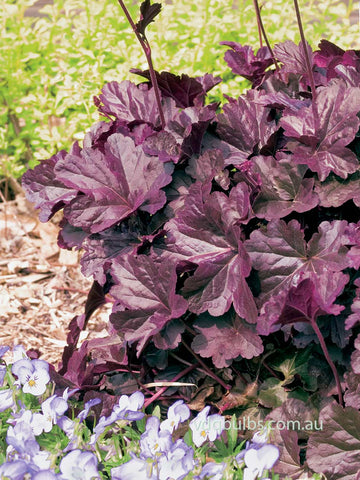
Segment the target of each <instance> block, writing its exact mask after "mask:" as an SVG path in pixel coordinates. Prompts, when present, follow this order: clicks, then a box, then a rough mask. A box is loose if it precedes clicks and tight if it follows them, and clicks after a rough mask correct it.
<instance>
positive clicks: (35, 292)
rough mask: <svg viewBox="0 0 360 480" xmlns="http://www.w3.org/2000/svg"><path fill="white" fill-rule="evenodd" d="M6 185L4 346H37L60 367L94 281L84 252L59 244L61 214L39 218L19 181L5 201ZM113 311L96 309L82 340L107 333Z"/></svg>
mask: <svg viewBox="0 0 360 480" xmlns="http://www.w3.org/2000/svg"><path fill="white" fill-rule="evenodd" d="M13 182H14V181H13ZM0 187H1V186H0ZM3 190H4V189H1V188H0V197H2V198H0V345H8V346H10V347H13V346H14V345H18V344H21V345H23V346H24V347H25V349H31V348H32V349H37V350H39V351H40V352H41V358H42V359H44V360H47V361H48V362H50V363H52V364H53V365H54V366H55V367H56V366H57V365H58V362H59V361H60V360H61V355H62V351H63V348H64V346H65V345H66V337H67V327H68V324H69V322H70V321H71V319H72V318H73V317H74V316H75V315H77V314H81V313H83V311H84V305H85V301H86V297H87V293H88V291H89V290H90V287H91V285H92V280H91V279H87V278H85V277H84V276H83V275H82V273H81V271H80V266H79V259H80V256H81V252H79V251H67V250H61V249H60V248H59V247H58V245H57V234H58V230H59V228H58V226H57V222H58V221H59V219H56V218H55V219H54V220H53V221H51V222H48V223H40V222H39V220H38V215H37V212H36V211H35V210H34V208H33V207H32V205H31V204H29V203H28V202H27V201H26V200H25V197H24V194H23V193H22V191H21V189H20V187H19V186H17V190H18V193H17V194H16V196H15V198H14V199H13V200H11V201H5V197H4V195H3V193H2V191H3ZM110 310H111V307H110V305H105V306H104V307H102V309H100V310H99V311H98V312H97V313H95V314H94V316H93V317H92V318H91V319H90V321H89V324H88V326H87V330H86V331H85V332H83V333H82V336H81V337H80V340H81V341H80V343H81V342H82V341H84V340H85V339H90V338H94V337H102V336H107V331H106V325H107V320H108V316H109V313H110Z"/></svg>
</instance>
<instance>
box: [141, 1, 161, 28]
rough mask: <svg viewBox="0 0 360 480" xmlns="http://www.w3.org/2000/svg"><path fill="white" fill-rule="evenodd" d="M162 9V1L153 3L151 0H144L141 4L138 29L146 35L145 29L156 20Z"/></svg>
mask: <svg viewBox="0 0 360 480" xmlns="http://www.w3.org/2000/svg"><path fill="white" fill-rule="evenodd" d="M160 11H161V3H153V4H152V5H151V3H150V0H144V1H143V2H142V4H141V5H140V20H139V21H138V22H137V24H136V25H135V26H136V30H137V31H138V32H139V33H140V34H141V35H142V36H144V37H145V29H146V27H148V25H149V24H150V23H151V22H153V21H154V19H155V17H156V16H157V15H159V13H160Z"/></svg>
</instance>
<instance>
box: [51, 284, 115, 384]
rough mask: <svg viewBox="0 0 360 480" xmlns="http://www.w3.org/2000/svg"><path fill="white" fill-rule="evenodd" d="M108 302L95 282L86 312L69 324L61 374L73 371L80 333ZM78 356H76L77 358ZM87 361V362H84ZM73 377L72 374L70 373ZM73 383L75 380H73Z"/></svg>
mask: <svg viewBox="0 0 360 480" xmlns="http://www.w3.org/2000/svg"><path fill="white" fill-rule="evenodd" d="M105 302H106V300H105V294H104V290H103V288H102V286H101V285H99V284H98V282H96V281H95V282H93V284H92V286H91V289H90V291H89V293H88V296H87V299H86V303H85V312H84V313H83V314H82V315H76V316H75V317H74V318H73V319H72V320H71V322H70V324H69V330H70V331H69V333H68V336H67V339H66V341H67V345H66V347H65V348H64V351H63V355H62V362H61V366H60V369H59V372H58V373H59V374H61V375H64V376H65V373H66V372H68V371H69V369H71V365H70V362H73V360H71V359H72V358H73V356H74V354H75V353H76V347H77V344H78V341H79V338H80V333H81V332H82V331H83V330H85V328H86V325H87V323H88V321H89V319H90V317H91V315H92V314H93V313H94V312H95V311H96V310H97V309H98V308H100V307H101V306H102V305H104V303H105ZM82 351H83V354H82V355H83V357H84V358H85V355H86V354H85V350H82ZM77 356H78V354H76V357H77ZM84 361H85V360H84ZM69 375H71V373H69ZM67 378H68V379H70V380H71V378H70V377H69V376H68V377H67ZM71 381H73V380H71Z"/></svg>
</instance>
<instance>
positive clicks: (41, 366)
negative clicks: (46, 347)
mask: <svg viewBox="0 0 360 480" xmlns="http://www.w3.org/2000/svg"><path fill="white" fill-rule="evenodd" d="M11 371H12V373H13V374H14V375H16V376H17V377H18V379H19V382H20V383H21V385H22V386H23V392H24V393H31V394H32V395H42V394H43V393H44V392H45V390H46V385H47V384H48V383H49V381H50V375H49V364H48V363H47V362H45V361H44V360H30V359H28V358H25V359H22V360H17V361H16V362H15V363H14V364H13V366H12V368H11Z"/></svg>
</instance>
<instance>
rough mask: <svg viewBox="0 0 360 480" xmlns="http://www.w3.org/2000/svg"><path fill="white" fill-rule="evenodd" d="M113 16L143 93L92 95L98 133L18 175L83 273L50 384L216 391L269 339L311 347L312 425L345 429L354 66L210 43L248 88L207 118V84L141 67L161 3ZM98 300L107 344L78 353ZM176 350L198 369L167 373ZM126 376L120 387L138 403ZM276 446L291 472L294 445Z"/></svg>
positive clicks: (355, 288)
mask: <svg viewBox="0 0 360 480" xmlns="http://www.w3.org/2000/svg"><path fill="white" fill-rule="evenodd" d="M119 3H120V5H121V7H122V8H123V10H124V12H125V14H126V16H127V17H128V19H129V22H130V24H131V26H132V27H133V29H134V31H135V33H136V35H137V37H138V39H139V41H140V44H141V46H142V47H143V49H144V52H145V54H146V57H147V59H148V63H149V70H148V71H139V70H134V71H135V72H136V73H138V74H139V75H141V76H142V77H145V79H146V81H145V82H143V83H140V84H139V85H136V84H134V83H131V82H129V81H122V82H120V83H119V82H116V81H113V82H110V83H108V84H107V85H105V86H104V87H103V89H102V91H101V94H100V95H99V96H98V97H95V99H94V100H95V104H96V106H97V107H98V110H99V112H100V114H101V115H102V116H103V117H104V120H102V121H100V122H99V123H97V124H95V125H94V126H93V127H92V129H91V130H90V132H88V133H87V134H86V135H85V138H84V141H83V145H82V146H80V145H79V144H78V143H77V142H76V143H75V144H74V145H73V147H72V149H71V150H70V151H69V152H65V151H60V152H59V153H57V154H56V155H54V156H53V157H51V158H50V159H48V160H44V161H42V162H41V164H40V165H38V166H37V167H35V169H34V170H30V171H28V172H27V173H26V174H25V175H24V177H23V186H24V189H25V191H26V193H27V197H28V199H29V200H30V201H32V202H34V203H35V206H36V208H38V209H40V220H41V221H44V222H46V221H48V220H50V219H51V218H52V216H53V215H54V214H55V213H56V212H58V211H60V210H62V212H63V219H62V222H61V230H60V233H59V245H60V246H61V247H62V248H68V249H71V248H74V247H75V248H77V249H82V251H83V256H82V259H81V266H82V272H83V273H84V275H86V276H92V277H93V278H94V285H93V288H92V289H91V292H90V294H89V297H88V302H87V305H86V309H85V313H84V314H83V315H81V316H77V317H75V318H74V319H73V321H72V322H71V325H70V333H69V336H68V346H67V347H66V349H65V351H64V355H63V362H62V365H61V368H60V370H59V371H58V372H57V373H56V372H53V375H54V376H55V377H56V378H57V380H58V382H60V383H61V382H63V384H66V385H71V386H75V387H78V388H79V387H81V388H82V389H83V390H92V389H95V390H96V389H99V388H100V387H101V388H102V390H104V387H106V386H107V387H110V390H111V388H113V389H114V388H115V387H114V384H112V383H111V380H110V381H109V377H108V379H107V380H105V378H106V377H104V376H103V375H104V374H106V373H108V372H113V373H114V372H115V371H129V372H131V371H132V368H133V365H134V364H135V363H136V362H138V364H140V365H142V367H141V371H140V373H141V375H140V377H141V381H144V382H146V381H147V380H149V379H151V380H153V379H154V378H158V379H160V378H162V379H165V380H169V379H172V380H178V379H179V378H181V376H185V375H189V374H190V373H191V374H192V375H193V377H192V380H193V381H194V380H196V382H200V381H201V378H204V376H205V374H207V375H210V376H212V377H213V378H215V379H217V380H218V381H219V383H220V384H221V385H222V386H223V387H224V388H225V389H227V390H229V389H230V388H231V386H230V385H228V383H227V382H229V381H230V380H231V378H230V379H229V374H228V373H227V374H225V372H227V371H228V369H227V368H226V367H229V366H234V365H235V364H237V363H236V362H240V363H239V364H241V365H242V366H244V363H241V362H243V361H244V359H245V361H246V360H250V359H256V358H257V357H260V356H261V355H262V353H263V352H264V351H266V350H269V349H271V348H273V346H274V345H273V343H271V342H274V341H275V344H276V342H279V341H280V342H281V341H282V342H284V343H286V342H288V343H287V344H289V343H290V344H291V345H292V348H295V347H297V348H299V349H300V348H304V347H307V346H309V345H311V344H313V343H315V344H317V343H319V344H320V347H321V350H322V352H323V354H324V356H325V359H326V361H327V363H328V365H329V367H330V369H331V371H332V374H333V378H334V385H335V384H336V388H335V389H334V390H328V394H333V395H334V396H336V398H337V401H338V402H339V403H340V406H337V405H336V404H335V406H334V405H333V406H332V407H331V406H329V405H327V406H326V409H327V410H326V411H325V413H324V415H327V416H329V415H330V413H329V412H330V410H331V408H332V409H342V410H343V413H344V415H343V417H342V418H345V417H346V415H348V416H349V418H350V417H351V418H352V419H353V417H354V416H356V419H357V420H356V421H357V422H359V421H360V420H359V418H360V417H359V413H358V411H357V410H356V409H357V408H359V407H360V400H359V398H360V397H359V392H357V387H356V386H355V385H356V381H354V377H355V379H356V377H358V378H360V377H359V375H360V367H359V360H358V359H359V355H358V350H360V347H359V346H358V343H359V341H357V343H356V344H355V346H356V347H358V349H356V350H355V352H354V353H353V355H352V361H353V367H350V366H349V365H350V354H349V352H350V351H352V350H351V348H352V345H353V344H354V339H355V337H356V335H357V334H358V332H359V328H358V325H359V320H360V317H359V298H360V283H359V282H360V280H359V273H358V269H359V266H360V261H359V258H360V256H359V253H360V214H359V209H358V207H359V206H360V195H359V192H360V169H359V158H360V139H359V124H360V119H359V112H360V88H359V85H360V52H358V51H355V50H348V51H344V50H342V49H341V48H339V47H337V46H335V45H333V44H332V43H330V42H329V41H327V40H322V41H321V42H320V44H319V49H318V50H317V51H315V52H313V51H312V49H311V47H310V45H309V44H307V43H306V41H305V39H304V38H303V36H302V38H303V40H302V41H301V42H300V43H299V45H296V44H295V43H293V42H291V41H286V42H284V43H282V44H279V45H276V46H275V47H274V48H273V49H272V50H271V49H270V48H269V46H262V47H261V48H260V49H259V50H258V51H257V52H254V51H253V49H252V48H251V47H249V46H243V45H240V44H238V43H236V42H224V43H223V44H224V45H226V46H228V47H230V50H228V51H226V53H225V60H226V62H227V63H228V65H229V67H230V68H231V70H232V72H233V74H235V75H241V76H243V77H245V78H246V79H248V80H249V82H250V83H251V88H249V90H248V91H247V92H246V93H245V94H242V95H240V96H239V97H235V98H231V97H227V98H226V100H227V103H225V104H224V105H222V106H220V105H219V104H218V103H209V102H208V100H207V99H208V97H207V93H208V92H209V91H210V90H211V89H212V88H213V87H214V86H215V85H216V84H217V83H219V82H220V78H214V77H213V76H212V75H210V74H205V75H204V76H203V77H200V78H190V77H188V76H187V75H181V76H178V75H174V74H172V73H170V72H161V73H159V72H156V71H155V70H154V68H153V66H152V61H151V50H150V46H149V43H148V41H147V38H146V34H145V30H146V27H147V26H148V24H149V23H150V22H151V21H153V20H154V18H155V16H156V15H157V14H158V13H159V12H160V5H159V4H153V5H151V4H150V1H148V0H145V2H144V3H143V4H142V6H141V17H140V20H139V22H138V23H137V24H135V23H134V22H133V21H132V19H131V17H130V16H129V14H128V12H127V10H126V7H125V5H124V4H123V2H122V1H121V0H119ZM296 6H297V5H296ZM297 13H298V10H297ZM260 24H261V27H262V23H261V22H260V23H259V25H260ZM262 29H263V27H262ZM266 41H267V39H266ZM267 43H268V42H267ZM105 296H107V298H108V299H110V300H111V301H112V302H113V309H112V314H111V315H110V322H109V336H108V338H102V339H98V340H91V341H89V342H84V343H83V344H82V345H81V347H80V348H77V342H78V339H79V334H80V331H81V330H82V329H84V328H86V324H87V321H88V319H89V317H90V315H91V314H92V313H93V311H94V310H95V309H96V308H98V307H99V306H101V305H102V304H103V303H104V302H105V301H106V298H105ZM279 339H280V340H279ZM329 343H330V344H331V348H332V352H333V354H335V357H336V358H332V356H331V352H330V351H329V349H328V347H327V345H329ZM270 344H271V345H272V347H268V346H269V345H270ZM278 344H279V343H278ZM134 348H136V356H137V357H138V360H136V358H135V355H134V354H135V350H134ZM175 350H176V355H174V354H173V351H175ZM184 351H185V352H186V354H187V355H188V354H189V352H191V354H192V355H193V356H194V357H195V359H196V362H197V363H196V364H193V365H190V366H189V364H188V367H187V368H186V369H185V370H183V371H181V369H180V367H179V364H175V369H174V368H172V370H171V368H170V367H171V365H172V367H174V358H175V359H176V358H179V352H184ZM204 359H211V360H212V363H213V366H214V367H215V368H216V370H217V371H216V372H215V371H214V369H210V363H209V361H208V360H204ZM335 360H336V361H335ZM171 362H172V364H171ZM185 363H186V362H185ZM335 363H337V366H336V365H335ZM170 364H171V365H170ZM247 365H248V364H247ZM198 366H201V371H199V372H198V373H197V374H196V375H197V376H196V375H195V372H194V370H195V368H196V367H198ZM166 367H169V368H170V370H169V372H170V371H171V372H172V373H166V372H167V370H166ZM221 369H222V370H221ZM345 370H347V373H346V375H345V377H344V378H345V380H346V382H347V383H344V381H343V380H342V379H341V378H340V377H341V374H342V373H344V371H345ZM339 372H340V373H339ZM161 375H162V376H161ZM99 376H100V377H99ZM129 376H130V374H129ZM129 376H128V377H126V375H125V374H124V376H123V377H119V376H118V377H116V378H117V380H116V381H117V382H118V383H117V385H123V386H125V387H126V388H127V389H130V391H135V390H136V389H137V387H138V386H137V385H136V384H133V386H132V387H131V385H130V383H129ZM140 377H139V378H140ZM119 378H120V379H119ZM130 378H131V377H130ZM187 378H189V376H188V377H187ZM138 381H140V380H138ZM104 382H105V383H104ZM342 382H343V383H342ZM311 389H312V387H309V390H311ZM345 389H346V394H345V399H344V398H343V392H344V390H345ZM164 390H165V389H163V390H161V392H160V393H158V394H157V397H159V396H160V395H162V393H164ZM314 390H316V387H315V388H313V389H312V391H314ZM175 391H176V388H173V389H171V392H172V393H174V392H175ZM179 391H180V394H181V395H182V396H183V397H184V398H187V399H189V398H190V397H191V395H190V394H189V391H190V389H187V390H186V389H183V390H178V392H179ZM329 392H330V393H329ZM124 393H129V392H128V391H124ZM322 395H325V394H324V393H323V394H322ZM150 401H152V399H150ZM344 402H345V403H344ZM230 403H231V402H230ZM344 404H345V405H346V408H345V410H344V408H343V407H344ZM224 405H225V404H224ZM232 405H234V404H232ZM354 407H355V408H354ZM224 408H225V407H224ZM336 412H337V415H338V416H339V413H338V410H336ZM354 412H355V413H354ZM348 420H349V419H348ZM349 421H350V420H349ZM351 421H353V420H351ZM339 422H341V420H339ZM344 430H346V428H345V427H344ZM347 435H348V436H349V435H350V433H348V434H347ZM350 436H351V435H350ZM345 437H346V435H345V434H344V438H345ZM284 438H285V437H284ZM289 438H290V437H289ZM289 438H288V439H287V444H288V445H289V441H290V440H291V442H293V445H294V449H295V450H293V452H292V456H293V460H294V455H295V457H296V456H297V460H296V461H295V460H294V461H295V464H296V462H298V466H296V468H297V471H298V472H300V473H301V471H303V467H302V466H301V465H300V457H299V454H298V453H296V454H294V451H295V452H297V449H298V446H297V443H296V442H297V437H295V438H294V436H293V435H291V438H290V440H289ZM357 438H358V437H357ZM323 442H325V432H324V434H323V436H321V433H316V434H315V436H314V437H313V440H312V442H311V448H312V450H311V453H310V455H309V459H310V466H311V468H313V469H314V470H315V471H321V470H317V463H316V461H314V458H315V459H316V458H317V456H318V455H319V454H318V451H317V450H316V449H317V448H321V444H322V443H323ZM357 442H359V440H357ZM285 443H286V442H285ZM295 444H296V448H295ZM319 445H320V446H319ZM341 448H342V447H341V446H337V447H336V448H335V447H334V449H335V450H336V449H338V450H339V449H340V450H341ZM334 449H333V450H334ZM338 450H336V451H335V452H334V455H333V457H330V459H329V460H326V462H325V463H324V462H323V464H322V465H321V469H322V470H324V469H325V470H324V471H325V473H327V472H330V473H333V472H335V471H337V470H336V469H338V471H339V472H340V473H339V474H338V476H336V475H335V474H334V475H335V476H332V477H331V478H334V479H335V478H346V479H350V478H353V476H352V475H353V474H354V473H356V472H357V470H358V469H359V468H360V462H359V460H357V461H356V462H355V461H354V462H352V463H351V465H352V466H351V467H348V466H347V467H346V472H347V473H346V474H345V473H344V474H343V472H342V470H341V468H340V467H338V466H337V461H336V458H337V457H336V455H337V454H339V452H338ZM343 450H344V451H343ZM343 450H341V452H342V454H343V456H344V462H345V463H346V461H347V460H348V458H347V456H346V455H347V452H346V448H345V447H344V449H343ZM319 451H320V450H319ZM344 468H345V467H344ZM326 469H327V470H326ZM348 472H350V473H348ZM286 473H289V472H286ZM346 475H350V476H346Z"/></svg>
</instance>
